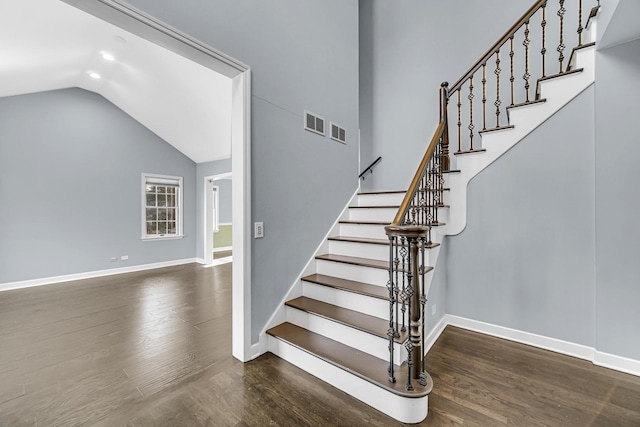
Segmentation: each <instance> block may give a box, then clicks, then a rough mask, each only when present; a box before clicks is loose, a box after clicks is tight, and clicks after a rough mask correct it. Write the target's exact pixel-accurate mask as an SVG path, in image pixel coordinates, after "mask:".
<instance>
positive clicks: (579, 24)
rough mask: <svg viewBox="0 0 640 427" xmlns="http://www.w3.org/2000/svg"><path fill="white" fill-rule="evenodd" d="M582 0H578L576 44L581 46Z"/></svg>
mask: <svg viewBox="0 0 640 427" xmlns="http://www.w3.org/2000/svg"><path fill="white" fill-rule="evenodd" d="M582 31H584V28H583V27H582V0H579V1H578V46H582Z"/></svg>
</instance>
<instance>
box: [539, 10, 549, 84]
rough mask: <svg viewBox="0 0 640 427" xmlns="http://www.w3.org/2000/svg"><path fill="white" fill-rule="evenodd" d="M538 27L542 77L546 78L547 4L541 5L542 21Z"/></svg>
mask: <svg viewBox="0 0 640 427" xmlns="http://www.w3.org/2000/svg"><path fill="white" fill-rule="evenodd" d="M540 26H541V27H542V49H541V50H540V54H541V55H542V77H546V75H547V71H546V66H545V58H546V54H547V47H546V43H547V2H544V3H543V4H542V20H541V21H540Z"/></svg>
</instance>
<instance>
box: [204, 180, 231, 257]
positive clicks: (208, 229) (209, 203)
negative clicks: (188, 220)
mask: <svg viewBox="0 0 640 427" xmlns="http://www.w3.org/2000/svg"><path fill="white" fill-rule="evenodd" d="M232 177H233V173H232V172H225V173H221V174H217V175H208V176H205V177H204V181H203V183H204V193H203V195H202V196H203V197H204V203H203V209H204V215H203V217H202V221H203V224H202V229H203V230H204V236H201V237H202V239H203V242H204V243H203V248H204V263H205V264H207V265H212V264H213V252H216V250H215V248H214V250H213V252H211V251H209V250H208V249H207V248H211V247H213V245H214V242H213V233H214V232H215V231H216V230H214V229H213V226H212V224H211V221H209V217H210V216H211V210H212V209H213V200H212V198H211V193H212V191H213V187H217V186H216V185H214V183H213V182H212V181H218V180H221V179H232ZM232 191H233V190H232ZM231 196H232V197H233V194H232V195H231ZM216 197H218V196H216ZM232 204H233V202H232ZM217 205H218V211H219V210H220V209H219V208H220V204H219V203H218V204H217ZM232 224H233V223H232V222H228V223H220V222H218V226H221V225H232Z"/></svg>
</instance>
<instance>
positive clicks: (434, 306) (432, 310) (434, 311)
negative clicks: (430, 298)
mask: <svg viewBox="0 0 640 427" xmlns="http://www.w3.org/2000/svg"><path fill="white" fill-rule="evenodd" d="M431 315H432V316H435V315H436V305H435V304H433V305H432V306H431Z"/></svg>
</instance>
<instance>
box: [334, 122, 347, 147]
mask: <svg viewBox="0 0 640 427" xmlns="http://www.w3.org/2000/svg"><path fill="white" fill-rule="evenodd" d="M331 139H333V140H335V141H338V142H342V143H343V144H346V143H347V131H346V130H344V129H343V128H341V127H340V126H338V125H337V124H335V123H331Z"/></svg>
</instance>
